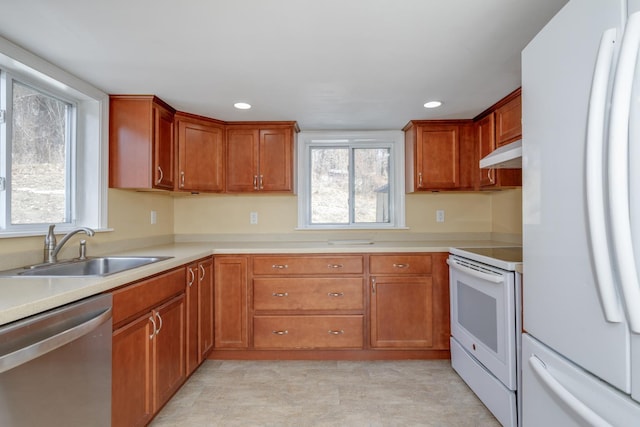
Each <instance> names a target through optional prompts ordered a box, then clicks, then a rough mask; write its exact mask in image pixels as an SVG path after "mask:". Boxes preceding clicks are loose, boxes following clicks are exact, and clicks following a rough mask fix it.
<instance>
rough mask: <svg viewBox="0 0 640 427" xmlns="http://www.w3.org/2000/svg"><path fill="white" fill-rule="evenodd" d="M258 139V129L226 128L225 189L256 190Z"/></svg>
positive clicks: (231, 190)
mask: <svg viewBox="0 0 640 427" xmlns="http://www.w3.org/2000/svg"><path fill="white" fill-rule="evenodd" d="M258 139H259V132H258V130H254V129H233V128H230V129H227V165H226V170H227V183H226V187H227V191H229V192H252V191H257V190H258V156H259V154H258Z"/></svg>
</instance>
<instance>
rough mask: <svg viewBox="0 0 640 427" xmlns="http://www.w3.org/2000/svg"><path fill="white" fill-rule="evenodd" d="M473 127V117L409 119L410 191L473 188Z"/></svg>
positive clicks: (407, 162)
mask: <svg viewBox="0 0 640 427" xmlns="http://www.w3.org/2000/svg"><path fill="white" fill-rule="evenodd" d="M471 127H472V122H471V121H470V120H433V121H428V120H414V121H411V122H409V124H407V126H405V128H404V129H403V130H404V132H405V176H406V179H405V184H406V185H405V187H406V191H407V192H409V193H411V192H415V191H439V190H466V189H471V188H472V187H473V177H472V175H471V173H470V170H471V169H470V168H471V167H472V162H473V159H475V155H474V153H473V151H469V149H470V148H471V147H472V143H473V138H472V135H471V133H470V131H469V129H471Z"/></svg>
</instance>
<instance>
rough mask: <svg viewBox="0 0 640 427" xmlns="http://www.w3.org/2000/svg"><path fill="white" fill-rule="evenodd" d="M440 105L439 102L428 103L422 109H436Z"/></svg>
mask: <svg viewBox="0 0 640 427" xmlns="http://www.w3.org/2000/svg"><path fill="white" fill-rule="evenodd" d="M441 105H442V102H440V101H429V102H427V103H426V104H424V108H438V107H439V106H441Z"/></svg>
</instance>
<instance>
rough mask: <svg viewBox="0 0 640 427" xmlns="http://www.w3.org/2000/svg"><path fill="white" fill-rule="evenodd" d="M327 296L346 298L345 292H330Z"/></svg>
mask: <svg viewBox="0 0 640 427" xmlns="http://www.w3.org/2000/svg"><path fill="white" fill-rule="evenodd" d="M327 295H329V296H330V297H333V298H336V297H343V296H344V292H329V293H328V294H327Z"/></svg>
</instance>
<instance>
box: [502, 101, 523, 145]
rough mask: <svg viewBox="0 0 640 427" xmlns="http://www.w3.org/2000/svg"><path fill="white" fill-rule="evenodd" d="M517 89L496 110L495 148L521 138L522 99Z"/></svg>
mask: <svg viewBox="0 0 640 427" xmlns="http://www.w3.org/2000/svg"><path fill="white" fill-rule="evenodd" d="M520 93H521V90H520V89H517V90H515V91H514V92H512V93H511V94H509V95H508V96H506V97H505V98H504V99H503V100H502V101H501V102H504V105H501V106H499V107H497V108H496V113H495V114H496V146H497V147H501V146H503V145H505V144H508V143H510V142H513V141H516V140H518V139H520V138H521V137H522V97H521V94H520Z"/></svg>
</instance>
